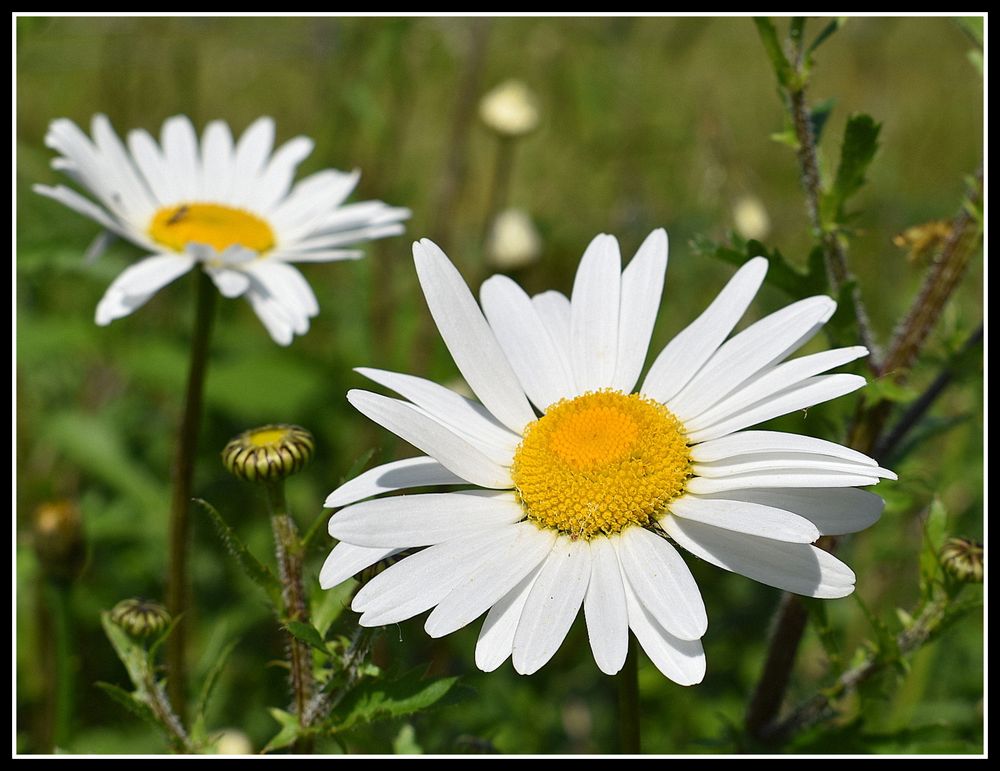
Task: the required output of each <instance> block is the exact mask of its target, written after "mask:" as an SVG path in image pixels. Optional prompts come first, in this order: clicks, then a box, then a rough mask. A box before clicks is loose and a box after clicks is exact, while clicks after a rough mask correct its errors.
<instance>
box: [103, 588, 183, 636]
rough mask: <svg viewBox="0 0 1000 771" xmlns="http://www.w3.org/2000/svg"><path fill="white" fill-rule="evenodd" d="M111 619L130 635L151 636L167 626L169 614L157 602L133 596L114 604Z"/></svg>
mask: <svg viewBox="0 0 1000 771" xmlns="http://www.w3.org/2000/svg"><path fill="white" fill-rule="evenodd" d="M111 620H112V621H113V622H114V623H116V624H117V625H118V626H120V627H121V628H122V629H124V630H125V631H126V632H128V633H129V634H130V635H131V636H132V637H151V636H152V635H156V634H159V633H160V632H162V631H163V630H164V629H166V628H167V624H169V623H170V614H169V613H167V609H166V608H164V607H163V606H162V605H160V604H159V603H158V602H153V601H152V600H143V599H140V598H134V599H131V600H122V601H121V602H119V603H118V604H117V605H115V606H114V607H113V608H112V609H111Z"/></svg>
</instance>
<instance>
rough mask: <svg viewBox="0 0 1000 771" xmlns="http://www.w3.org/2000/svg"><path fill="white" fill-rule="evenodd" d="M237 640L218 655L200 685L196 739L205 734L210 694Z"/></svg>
mask: <svg viewBox="0 0 1000 771" xmlns="http://www.w3.org/2000/svg"><path fill="white" fill-rule="evenodd" d="M238 643H239V640H232V641H230V642H229V643H228V644H227V645H226V647H225V648H223V649H222V652H221V653H220V654H219V656H218V658H216V659H215V662H214V663H213V664H212V667H211V669H209V670H208V672H207V673H206V675H205V679H204V681H203V682H202V684H201V691H200V692H199V693H198V700H197V701H196V702H195V708H194V726H193V729H192V733H193V734H194V735H195V736H196V737H198V738H202V737H203V735H204V733H205V720H206V717H205V716H206V713H207V712H208V702H209V701H210V700H211V698H212V692H213V691H214V690H215V686H216V684H217V683H218V682H219V677H220V676H221V675H222V670H223V669H225V666H226V662H227V661H228V660H229V655H230V654H231V653H232V652H233V650H234V649H235V648H236V645H237V644H238Z"/></svg>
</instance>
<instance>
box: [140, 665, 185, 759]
mask: <svg viewBox="0 0 1000 771" xmlns="http://www.w3.org/2000/svg"><path fill="white" fill-rule="evenodd" d="M143 686H144V687H145V691H146V696H147V699H146V703H147V704H148V705H149V708H150V709H151V710H152V711H153V714H154V715H155V716H156V719H157V720H158V721H159V722H160V725H162V726H163V727H164V728H165V729H166V730H167V734H168V737H169V739H170V741H171V743H172V744H173V745H174V747H175V749H176V750H177V751H178V752H181V753H184V754H185V755H190V754H192V753H194V748H192V747H191V742H190V739H189V738H188V735H187V731H185V730H184V724H183V723H182V722H181V720H180V718H178V717H177V713H176V712H174V710H173V709H171V708H170V701H169V699H168V698H167V694H166V693H164V691H163V688H162V686H161V685H160V684H159V683H157V682H156V678H155V676H154V675H153V670H152V667H147V671H146V675H145V678H144V682H143Z"/></svg>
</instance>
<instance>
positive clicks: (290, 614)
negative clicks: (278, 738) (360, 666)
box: [265, 479, 313, 753]
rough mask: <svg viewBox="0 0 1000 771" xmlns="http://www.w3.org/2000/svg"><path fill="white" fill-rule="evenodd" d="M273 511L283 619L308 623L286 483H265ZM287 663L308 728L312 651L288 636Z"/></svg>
mask: <svg viewBox="0 0 1000 771" xmlns="http://www.w3.org/2000/svg"><path fill="white" fill-rule="evenodd" d="M265 486H266V488H267V499H268V504H269V507H270V510H271V529H272V531H273V532H274V547H275V554H276V557H277V562H278V577H279V579H280V581H281V599H282V604H283V605H284V608H282V617H283V618H284V619H285V620H287V621H303V622H304V621H308V619H309V610H308V607H307V605H306V600H305V592H304V591H303V588H302V556H303V555H302V544H301V541H300V540H299V533H298V529H297V528H296V527H295V521H294V520H293V519H292V518H291V517H290V516H289V515H288V507H287V505H286V504H285V480H284V479H276V480H272V481H269V482H267V483H266V485H265ZM288 663H289V666H290V672H291V687H292V698H293V700H294V703H295V714H296V715H298V717H299V723H300V725H302V727H303V728H305V727H307V726H308V725H309V723H308V722H307V717H308V705H309V700H310V698H311V697H312V693H313V673H312V653H311V652H310V650H309V647H308V646H307V645H306V644H305V643H303V642H302V641H300V640H298V639H297V638H296V637H295V636H294V635H292V634H291V633H289V634H288ZM295 749H296V751H297V752H301V753H309V752H312V739H308V738H303V739H300V740H299V741H298V742H296V744H295Z"/></svg>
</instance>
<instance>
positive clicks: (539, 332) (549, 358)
mask: <svg viewBox="0 0 1000 771" xmlns="http://www.w3.org/2000/svg"><path fill="white" fill-rule="evenodd" d="M479 297H480V300H481V301H482V304H483V312H484V313H485V314H486V319H487V321H489V323H490V326H491V327H492V328H493V332H494V333H495V334H496V336H497V341H498V342H499V343H500V347H501V348H503V350H504V353H505V354H506V355H507V360H508V361H509V362H510V365H511V367H513V368H514V372H516V373H517V378H518V380H519V381H520V383H521V386H522V387H523V388H524V392H525V393H526V394H527V395H528V398H529V399H531V401H532V402H534V404H535V406H536V407H538V408H539V409H540V410H541V411H542V412H545V410H546V408H547V407H548V406H549V405H550V404H553V403H554V402H557V401H559V400H560V399H562V398H563V397H564V396H566V395H567V394H569V393H570V392H571V391H572V390H573V376H572V374H571V373H570V372H569V371H567V370H564V369H563V364H562V360H561V359H560V357H559V351H558V348H557V347H556V345H555V343H554V342H553V341H552V338H551V337H549V333H548V331H547V330H546V328H545V324H544V323H543V322H542V320H541V318H539V316H538V311H537V309H536V308H535V306H534V305H533V304H532V302H531V299H530V298H529V297H528V295H526V294H525V293H524V290H523V289H521V287H519V286H518V285H517V284H515V283H514V282H513V281H511V280H510V279H509V278H507V277H506V276H493V277H492V278H490V279H488V280H487V281H485V282H484V283H483V285H482V287H481V288H480V290H479Z"/></svg>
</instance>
